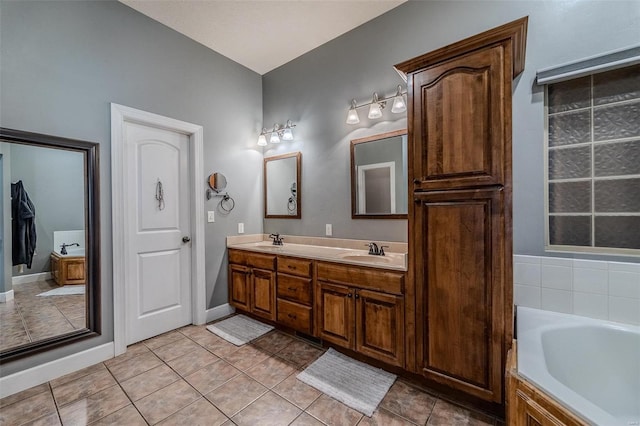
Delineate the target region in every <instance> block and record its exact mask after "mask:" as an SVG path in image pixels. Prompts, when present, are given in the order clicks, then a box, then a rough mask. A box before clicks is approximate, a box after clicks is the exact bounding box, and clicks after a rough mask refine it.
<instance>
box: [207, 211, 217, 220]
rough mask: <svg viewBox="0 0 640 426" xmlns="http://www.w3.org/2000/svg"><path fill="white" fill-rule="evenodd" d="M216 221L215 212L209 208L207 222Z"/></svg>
mask: <svg viewBox="0 0 640 426" xmlns="http://www.w3.org/2000/svg"><path fill="white" fill-rule="evenodd" d="M215 221H216V212H215V211H214V210H209V211H208V212H207V222H209V223H211V222H215Z"/></svg>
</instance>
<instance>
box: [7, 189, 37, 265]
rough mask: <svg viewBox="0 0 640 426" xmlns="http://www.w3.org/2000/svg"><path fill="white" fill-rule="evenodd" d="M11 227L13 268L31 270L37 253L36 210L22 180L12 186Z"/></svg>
mask: <svg viewBox="0 0 640 426" xmlns="http://www.w3.org/2000/svg"><path fill="white" fill-rule="evenodd" d="M11 226H12V231H13V247H12V254H13V266H16V265H24V264H26V265H27V268H31V262H32V261H33V254H34V253H35V251H36V209H35V207H34V206H33V203H32V202H31V200H30V199H29V195H27V191H25V189H24V186H23V185H22V181H21V180H19V181H18V182H16V183H12V184H11Z"/></svg>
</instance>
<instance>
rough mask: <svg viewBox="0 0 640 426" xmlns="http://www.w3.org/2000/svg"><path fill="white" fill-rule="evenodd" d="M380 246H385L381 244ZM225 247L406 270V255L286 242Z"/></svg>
mask: <svg viewBox="0 0 640 426" xmlns="http://www.w3.org/2000/svg"><path fill="white" fill-rule="evenodd" d="M350 245H353V244H350ZM382 245H385V244H384V243H383V244H382ZM227 247H228V248H232V249H239V250H248V251H253V252H257V253H267V254H277V255H282V256H295V257H304V258H307V259H314V260H324V261H328V262H335V263H344V264H349V265H358V266H369V267H373V268H381V269H391V270H395V271H406V270H407V253H397V252H386V253H385V255H384V256H374V255H370V254H369V250H368V249H363V250H358V249H354V248H347V247H328V246H321V245H313V244H298V243H287V242H286V241H285V242H284V243H283V245H281V246H276V245H273V243H272V242H271V241H270V240H269V241H251V242H241V241H237V240H236V239H233V238H228V239H227Z"/></svg>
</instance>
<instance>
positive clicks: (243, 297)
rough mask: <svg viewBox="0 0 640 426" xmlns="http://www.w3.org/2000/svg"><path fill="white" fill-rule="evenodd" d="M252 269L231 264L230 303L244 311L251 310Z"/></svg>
mask: <svg viewBox="0 0 640 426" xmlns="http://www.w3.org/2000/svg"><path fill="white" fill-rule="evenodd" d="M250 278H251V269H250V268H247V267H246V266H241V265H236V264H233V263H230V264H229V285H230V288H229V304H230V305H231V306H235V307H236V308H238V309H242V310H244V311H247V312H249V311H251V288H250Z"/></svg>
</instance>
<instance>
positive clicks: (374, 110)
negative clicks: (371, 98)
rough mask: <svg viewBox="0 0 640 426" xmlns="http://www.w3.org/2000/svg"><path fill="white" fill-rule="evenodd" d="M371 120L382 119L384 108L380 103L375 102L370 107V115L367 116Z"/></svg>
mask: <svg viewBox="0 0 640 426" xmlns="http://www.w3.org/2000/svg"><path fill="white" fill-rule="evenodd" d="M367 117H369V118H370V119H374V118H380V117H382V108H381V107H380V104H379V103H378V102H374V103H372V104H371V106H370V107H369V114H368V115H367Z"/></svg>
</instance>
